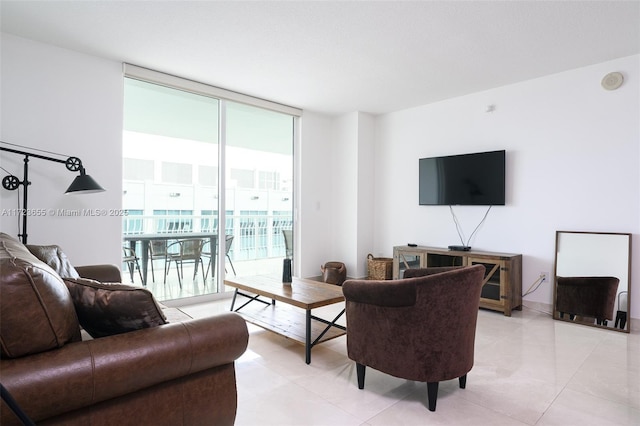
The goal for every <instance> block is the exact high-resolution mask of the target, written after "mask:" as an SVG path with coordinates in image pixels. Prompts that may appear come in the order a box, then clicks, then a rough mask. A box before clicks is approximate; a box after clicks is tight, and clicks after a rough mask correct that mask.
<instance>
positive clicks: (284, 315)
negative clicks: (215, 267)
mask: <svg viewBox="0 0 640 426" xmlns="http://www.w3.org/2000/svg"><path fill="white" fill-rule="evenodd" d="M224 283H225V285H228V286H230V287H234V288H235V289H236V290H235V292H234V294H233V300H232V302H231V311H233V312H238V313H239V314H241V315H242V316H243V317H244V318H245V320H247V321H248V322H250V323H252V324H255V325H257V326H260V327H262V328H264V329H267V330H270V331H273V332H274V333H277V334H280V335H282V336H286V337H288V338H290V339H292V340H294V341H296V342H299V343H302V344H304V346H305V362H306V363H307V364H309V363H311V348H312V347H314V346H315V345H317V344H319V343H322V342H326V341H327V340H330V339H333V338H336V337H338V336H342V335H343V334H345V333H346V330H347V329H346V327H344V326H342V325H340V324H336V321H337V320H338V319H339V318H340V317H341V316H342V315H343V314H344V309H343V310H342V311H341V312H340V313H339V314H338V315H337V316H336V317H335V318H334V319H333V320H332V321H329V320H326V319H324V318H319V317H317V316H315V315H312V314H311V310H312V309H315V308H319V307H322V306H328V305H333V304H335V303H340V302H343V301H344V296H343V295H342V287H340V286H337V285H333V284H326V283H323V282H319V281H314V280H309V279H305V278H293V282H292V283H291V285H284V284H283V283H282V281H281V280H280V279H279V278H278V277H274V276H267V275H259V276H248V277H235V278H232V279H225V280H224ZM238 295H241V296H244V297H248V298H249V300H248V301H247V302H245V303H244V304H243V305H241V306H240V307H238V308H235V304H236V298H237V296H238ZM260 297H263V298H267V299H270V300H269V301H267V300H263V299H261V298H260ZM276 301H279V302H282V303H285V304H287V305H291V306H295V307H297V308H301V309H303V310H304V313H302V312H300V311H298V310H297V309H282V308H281V309H278V308H277V307H276ZM251 302H259V303H260V304H257V303H252V304H251V305H250V306H247V305H249V304H250V303H251ZM265 305H266V306H265ZM234 308H235V309H234ZM241 309H243V310H242V312H239V311H240V310H241Z"/></svg>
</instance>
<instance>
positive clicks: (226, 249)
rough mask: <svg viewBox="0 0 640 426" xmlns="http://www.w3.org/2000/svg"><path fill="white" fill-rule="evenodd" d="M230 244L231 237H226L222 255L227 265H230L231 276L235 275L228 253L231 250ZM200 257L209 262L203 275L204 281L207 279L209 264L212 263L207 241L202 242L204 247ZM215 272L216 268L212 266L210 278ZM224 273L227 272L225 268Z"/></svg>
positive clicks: (209, 246) (209, 245)
mask: <svg viewBox="0 0 640 426" xmlns="http://www.w3.org/2000/svg"><path fill="white" fill-rule="evenodd" d="M232 244H233V235H227V236H226V237H225V239H224V254H225V256H226V257H227V260H228V261H229V264H230V265H231V269H232V270H233V275H236V268H234V266H233V262H232V261H231V256H229V251H230V250H231V245H232ZM215 250H216V251H217V247H216V248H215ZM202 257H208V258H209V262H208V263H207V270H206V271H205V273H204V277H205V278H204V279H205V280H206V279H207V277H208V276H209V269H210V268H211V262H212V256H211V244H210V243H209V240H207V241H205V242H204V247H203V249H202ZM215 270H216V267H215V265H213V272H212V274H211V276H213V275H214V274H215ZM224 271H225V272H227V268H225V269H224Z"/></svg>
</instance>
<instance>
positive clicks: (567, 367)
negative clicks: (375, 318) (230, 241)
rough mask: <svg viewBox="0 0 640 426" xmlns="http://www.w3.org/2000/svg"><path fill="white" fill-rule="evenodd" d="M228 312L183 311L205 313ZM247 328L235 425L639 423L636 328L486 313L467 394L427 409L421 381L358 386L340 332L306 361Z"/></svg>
mask: <svg viewBox="0 0 640 426" xmlns="http://www.w3.org/2000/svg"><path fill="white" fill-rule="evenodd" d="M229 306H230V300H222V301H217V302H212V303H207V304H201V305H191V306H187V307H184V308H182V309H183V310H184V311H185V312H187V313H189V314H190V315H192V316H194V317H200V316H205V315H212V314H216V313H219V312H223V311H227V310H228V309H229ZM323 309H326V311H327V312H325V313H326V314H327V316H329V315H330V314H331V313H332V312H333V311H332V312H328V311H330V309H327V308H323ZM332 309H335V307H333V308H332ZM319 312H322V311H319ZM314 313H316V311H314ZM249 331H250V337H249V347H248V349H247V351H246V352H245V354H244V355H243V356H242V357H241V358H240V359H239V360H238V361H237V363H236V371H237V385H238V414H237V419H236V425H238V426H243V425H249V426H259V425H331V426H334V425H385V426H388V425H594V426H596V425H597V426H601V425H640V333H639V332H638V331H635V332H633V333H632V334H624V333H619V332H613V331H606V330H600V329H596V328H590V327H584V326H579V325H574V324H568V323H564V322H559V321H554V320H553V319H552V318H551V317H550V316H549V314H546V313H541V312H538V311H535V310H532V309H529V308H527V307H525V308H524V310H523V311H515V312H514V315H513V316H512V317H510V318H509V317H505V316H503V315H501V314H500V313H496V312H489V311H484V310H481V311H480V312H479V317H478V327H477V333H476V356H475V365H474V367H473V369H472V370H471V371H470V372H469V374H468V381H467V388H466V389H459V388H458V382H457V380H451V381H447V382H443V383H441V384H440V390H439V395H438V405H437V410H436V412H429V411H428V410H427V408H426V399H427V390H426V384H424V383H416V382H411V381H407V380H402V379H398V378H395V377H392V376H389V375H386V374H383V373H380V372H377V371H375V370H373V369H367V380H366V385H365V389H364V390H359V389H358V387H357V385H356V375H355V365H354V363H353V362H352V361H350V360H349V359H348V358H347V355H346V337H344V336H343V337H340V338H337V339H334V340H332V341H329V342H326V343H323V344H322V345H319V346H317V347H315V348H314V349H313V350H312V360H311V364H310V365H306V364H305V363H304V348H303V346H302V345H300V344H297V343H295V342H292V341H290V340H288V339H286V338H284V337H280V336H278V335H276V334H274V333H271V332H269V331H265V330H263V329H261V328H258V327H255V326H253V325H251V324H249Z"/></svg>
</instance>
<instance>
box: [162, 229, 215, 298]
mask: <svg viewBox="0 0 640 426" xmlns="http://www.w3.org/2000/svg"><path fill="white" fill-rule="evenodd" d="M202 244H203V241H202V240H201V239H200V238H195V239H188V240H179V241H176V242H175V243H172V244H169V245H168V246H167V254H166V256H165V274H164V282H165V284H166V282H167V275H169V269H171V262H174V263H175V264H176V272H177V274H178V283H179V284H180V288H182V279H183V278H184V270H183V265H184V264H185V263H193V279H194V280H195V278H196V275H197V274H198V266H201V267H202V279H203V281H204V280H206V277H205V275H204V265H203V263H202Z"/></svg>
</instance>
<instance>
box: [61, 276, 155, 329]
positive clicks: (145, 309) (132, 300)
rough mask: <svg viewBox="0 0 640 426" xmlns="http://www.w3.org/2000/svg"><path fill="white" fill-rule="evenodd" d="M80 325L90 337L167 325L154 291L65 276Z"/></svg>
mask: <svg viewBox="0 0 640 426" xmlns="http://www.w3.org/2000/svg"><path fill="white" fill-rule="evenodd" d="M64 282H65V284H66V285H67V287H68V288H69V292H70V293H71V298H72V299H73V303H74V305H75V309H76V313H77V315H78V320H79V321H80V325H81V326H82V328H84V329H85V331H86V332H87V333H89V335H91V337H93V338H98V337H104V336H110V335H113V334H120V333H126V332H129V331H134V330H140V329H142V328H149V327H156V326H158V325H162V324H166V323H167V319H166V317H165V315H164V314H163V312H162V309H161V308H160V306H159V305H158V302H156V300H155V298H154V297H153V294H152V293H151V292H150V291H149V290H147V289H145V288H141V287H134V286H130V285H126V284H120V283H101V282H99V281H95V280H90V279H86V278H65V279H64Z"/></svg>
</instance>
